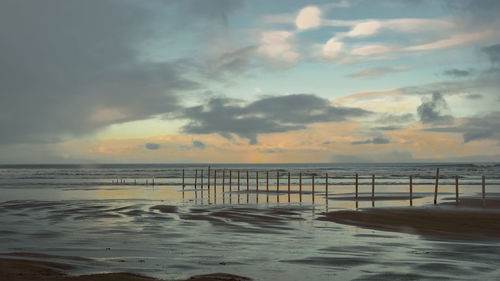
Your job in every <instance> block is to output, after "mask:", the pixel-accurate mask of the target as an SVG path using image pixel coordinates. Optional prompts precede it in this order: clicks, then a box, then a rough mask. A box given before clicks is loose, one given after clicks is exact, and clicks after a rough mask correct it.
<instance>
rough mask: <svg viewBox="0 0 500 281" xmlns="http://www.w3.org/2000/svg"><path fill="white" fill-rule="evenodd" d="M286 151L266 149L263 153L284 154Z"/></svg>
mask: <svg viewBox="0 0 500 281" xmlns="http://www.w3.org/2000/svg"><path fill="white" fill-rule="evenodd" d="M283 152H285V150H283V149H279V148H278V149H265V150H263V151H262V153H283Z"/></svg>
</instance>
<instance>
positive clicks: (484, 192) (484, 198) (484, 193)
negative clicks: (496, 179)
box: [482, 175, 486, 207]
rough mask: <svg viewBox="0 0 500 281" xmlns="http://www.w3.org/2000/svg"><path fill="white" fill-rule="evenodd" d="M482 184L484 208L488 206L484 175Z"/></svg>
mask: <svg viewBox="0 0 500 281" xmlns="http://www.w3.org/2000/svg"><path fill="white" fill-rule="evenodd" d="M482 183H483V207H484V206H486V180H485V178H484V175H483V180H482Z"/></svg>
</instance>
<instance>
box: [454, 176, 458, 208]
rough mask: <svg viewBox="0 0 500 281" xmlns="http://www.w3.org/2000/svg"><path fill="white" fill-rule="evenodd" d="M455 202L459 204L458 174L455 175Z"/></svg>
mask: <svg viewBox="0 0 500 281" xmlns="http://www.w3.org/2000/svg"><path fill="white" fill-rule="evenodd" d="M455 204H457V206H458V176H455Z"/></svg>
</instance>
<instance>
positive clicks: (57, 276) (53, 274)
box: [0, 258, 251, 281]
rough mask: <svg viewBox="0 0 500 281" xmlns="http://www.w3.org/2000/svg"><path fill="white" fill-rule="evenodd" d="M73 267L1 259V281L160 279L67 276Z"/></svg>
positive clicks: (222, 279) (231, 279) (201, 278)
mask: <svg viewBox="0 0 500 281" xmlns="http://www.w3.org/2000/svg"><path fill="white" fill-rule="evenodd" d="M71 269H73V267H72V266H70V265H67V264H64V263H55V262H43V261H33V260H23V259H4V258H0V279H1V280H9V281H34V280H44V281H155V280H158V279H154V278H150V277H146V276H141V275H137V274H132V273H105V274H91V275H81V276H69V275H66V274H65V273H64V272H63V271H64V270H71ZM187 280H189V281H246V280H251V279H250V278H247V277H242V276H237V275H232V274H226V273H214V274H207V275H198V276H193V277H191V278H189V279H187Z"/></svg>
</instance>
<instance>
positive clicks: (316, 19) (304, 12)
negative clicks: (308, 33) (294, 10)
mask: <svg viewBox="0 0 500 281" xmlns="http://www.w3.org/2000/svg"><path fill="white" fill-rule="evenodd" d="M320 24H321V10H320V9H319V8H318V7H316V6H307V7H305V8H302V9H301V10H300V11H299V14H298V15H297V18H296V19H295V25H296V26H297V28H298V29H299V30H306V29H312V28H318V27H319V26H320Z"/></svg>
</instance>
